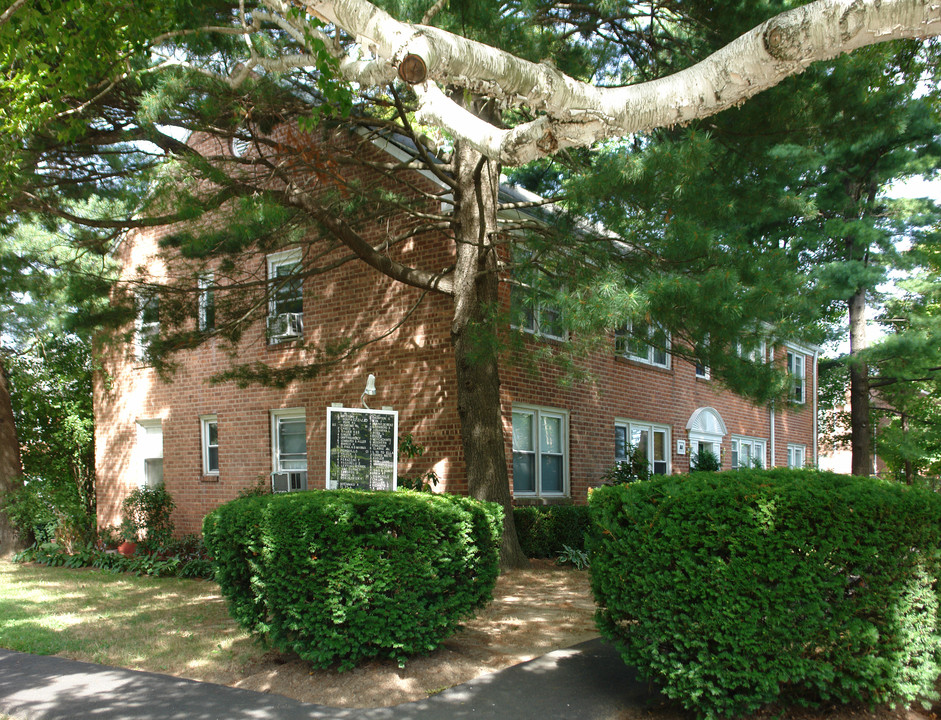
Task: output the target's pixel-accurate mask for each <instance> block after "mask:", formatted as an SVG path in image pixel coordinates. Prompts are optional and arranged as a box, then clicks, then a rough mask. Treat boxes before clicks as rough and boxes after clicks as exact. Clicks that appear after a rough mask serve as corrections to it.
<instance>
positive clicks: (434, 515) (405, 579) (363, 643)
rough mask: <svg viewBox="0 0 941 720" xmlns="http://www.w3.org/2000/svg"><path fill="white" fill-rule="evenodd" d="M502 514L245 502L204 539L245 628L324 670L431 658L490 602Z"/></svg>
mask: <svg viewBox="0 0 941 720" xmlns="http://www.w3.org/2000/svg"><path fill="white" fill-rule="evenodd" d="M501 525H502V509H501V508H500V507H499V506H498V505H496V504H493V503H479V502H477V501H475V500H472V499H470V498H465V497H459V496H454V495H435V494H430V493H417V492H408V491H403V492H395V493H389V492H362V491H353V490H337V491H314V492H302V493H285V494H279V495H269V496H263V497H252V498H242V499H237V500H234V501H232V502H230V503H227V504H226V505H223V506H220V507H219V508H217V509H215V510H213V511H212V512H211V513H210V514H209V515H207V516H206V518H205V520H204V522H203V536H204V538H205V541H206V545H207V547H208V548H209V551H210V554H211V555H212V557H213V559H214V563H215V567H216V579H217V581H218V582H219V585H220V586H221V589H222V593H223V595H224V596H225V597H226V599H227V600H228V603H229V610H230V612H231V614H232V616H233V617H234V618H235V620H236V622H238V623H239V625H241V626H242V627H244V628H246V629H248V630H250V631H252V632H255V633H260V634H262V635H264V636H265V637H267V638H268V639H269V640H270V641H271V642H272V644H273V645H274V646H275V647H277V648H279V649H280V650H283V651H294V652H296V653H297V654H298V655H299V656H300V657H302V658H304V659H305V660H307V661H308V662H310V663H311V664H312V665H314V666H315V667H321V668H325V667H330V666H332V665H334V664H339V666H340V668H341V669H345V668H350V667H352V666H353V665H355V664H356V663H358V662H360V661H361V660H364V659H367V658H372V657H380V658H382V657H385V658H393V659H395V660H397V661H398V662H399V663H400V664H402V663H404V661H405V659H406V658H407V657H409V656H411V655H415V654H420V653H426V652H430V651H431V650H434V649H435V648H436V647H438V646H439V645H440V643H441V641H442V640H443V639H444V638H445V637H447V636H448V635H450V634H451V633H452V632H454V630H455V629H456V628H457V626H458V623H460V622H461V621H462V620H464V619H466V618H468V617H470V616H471V615H472V614H473V611H474V610H475V609H476V608H479V607H482V606H483V605H485V604H486V603H487V602H488V601H489V600H490V598H491V593H492V591H493V586H494V583H495V582H496V578H497V574H498V571H499V570H498V549H499V544H500V535H501V530H502V527H501Z"/></svg>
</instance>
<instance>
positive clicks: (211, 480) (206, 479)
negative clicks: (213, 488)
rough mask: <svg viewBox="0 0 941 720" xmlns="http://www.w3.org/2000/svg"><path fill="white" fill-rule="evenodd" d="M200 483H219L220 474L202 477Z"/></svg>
mask: <svg viewBox="0 0 941 720" xmlns="http://www.w3.org/2000/svg"><path fill="white" fill-rule="evenodd" d="M199 482H201V483H217V482H219V475H218V473H217V474H215V475H200V476H199Z"/></svg>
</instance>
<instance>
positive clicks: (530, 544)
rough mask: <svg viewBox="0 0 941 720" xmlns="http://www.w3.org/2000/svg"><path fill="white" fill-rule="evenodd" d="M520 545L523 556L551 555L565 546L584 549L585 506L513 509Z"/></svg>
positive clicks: (586, 517)
mask: <svg viewBox="0 0 941 720" xmlns="http://www.w3.org/2000/svg"><path fill="white" fill-rule="evenodd" d="M513 520H514V522H515V523H516V534H517V536H518V537H519V541H520V547H522V548H523V552H524V553H525V554H526V557H531V558H549V557H551V558H554V557H557V556H558V555H559V553H560V552H562V549H563V548H564V546H566V545H568V546H569V547H570V548H574V549H576V550H583V549H584V548H585V533H586V532H587V530H588V526H589V522H590V520H589V514H588V506H587V505H526V506H521V507H515V508H513Z"/></svg>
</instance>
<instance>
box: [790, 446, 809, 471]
mask: <svg viewBox="0 0 941 720" xmlns="http://www.w3.org/2000/svg"><path fill="white" fill-rule="evenodd" d="M798 454H799V455H800V465H796V464H792V462H791V461H792V459H794V458H795V456H796V455H798ZM787 466H788V467H789V468H803V467H807V446H806V445H799V444H797V443H788V444H787Z"/></svg>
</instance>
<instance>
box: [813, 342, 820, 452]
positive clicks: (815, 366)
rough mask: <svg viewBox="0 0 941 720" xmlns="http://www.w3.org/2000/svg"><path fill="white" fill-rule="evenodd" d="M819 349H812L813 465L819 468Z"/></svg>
mask: <svg viewBox="0 0 941 720" xmlns="http://www.w3.org/2000/svg"><path fill="white" fill-rule="evenodd" d="M819 353H820V351H819V350H814V467H815V468H819V463H820V459H819V457H818V456H817V450H818V445H819V443H818V442H817V432H818V428H817V356H818V355H819Z"/></svg>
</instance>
